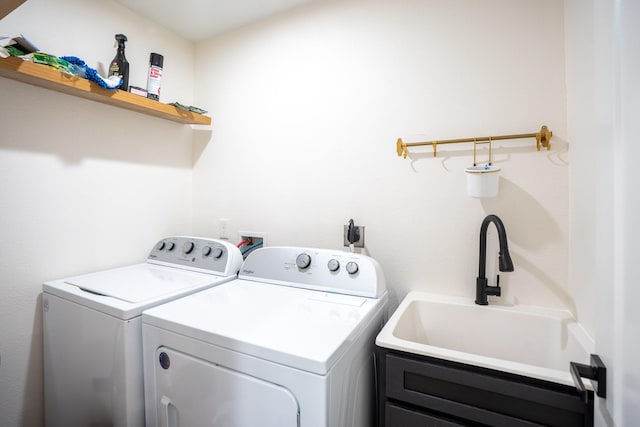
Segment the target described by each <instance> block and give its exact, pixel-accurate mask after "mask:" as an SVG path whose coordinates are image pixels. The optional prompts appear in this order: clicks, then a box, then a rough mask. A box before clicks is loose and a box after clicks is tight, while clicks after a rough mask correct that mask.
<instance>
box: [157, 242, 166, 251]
mask: <svg viewBox="0 0 640 427" xmlns="http://www.w3.org/2000/svg"><path fill="white" fill-rule="evenodd" d="M165 246H167V244H166V243H165V242H164V240H163V241H161V242H158V244H157V245H156V249H157V250H159V251H161V250H163V249H164V247H165Z"/></svg>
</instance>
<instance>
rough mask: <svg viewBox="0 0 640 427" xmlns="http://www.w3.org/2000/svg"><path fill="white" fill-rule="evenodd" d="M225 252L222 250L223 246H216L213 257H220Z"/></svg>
mask: <svg viewBox="0 0 640 427" xmlns="http://www.w3.org/2000/svg"><path fill="white" fill-rule="evenodd" d="M223 253H224V251H223V250H222V248H215V249H214V250H213V257H214V258H216V259H218V258H220V257H221V256H222V254H223Z"/></svg>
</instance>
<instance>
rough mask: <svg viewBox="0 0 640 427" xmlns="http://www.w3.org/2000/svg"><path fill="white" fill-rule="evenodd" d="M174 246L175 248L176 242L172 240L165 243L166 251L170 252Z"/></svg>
mask: <svg viewBox="0 0 640 427" xmlns="http://www.w3.org/2000/svg"><path fill="white" fill-rule="evenodd" d="M175 248H176V244H175V243H173V242H169V243H167V251H169V252H171V251H172V250H174V249H175Z"/></svg>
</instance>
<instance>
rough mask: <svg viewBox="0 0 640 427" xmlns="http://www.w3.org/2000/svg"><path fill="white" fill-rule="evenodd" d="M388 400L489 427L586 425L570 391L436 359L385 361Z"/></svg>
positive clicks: (392, 357)
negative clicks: (491, 426)
mask: <svg viewBox="0 0 640 427" xmlns="http://www.w3.org/2000/svg"><path fill="white" fill-rule="evenodd" d="M385 379H386V394H387V397H388V398H390V399H396V400H400V401H404V402H407V403H410V404H413V405H418V406H421V407H424V408H428V409H430V410H432V411H436V412H439V413H443V414H450V415H453V416H455V417H460V418H463V419H468V420H472V421H476V422H480V423H484V424H488V425H494V426H499V425H504V426H523V427H525V426H528V427H530V426H534V425H541V424H542V425H549V426H562V427H565V426H566V427H569V426H576V427H582V426H584V425H585V414H584V412H585V410H586V407H585V406H584V405H583V404H582V403H581V401H580V399H579V397H578V396H577V394H575V393H572V392H573V390H572V389H570V388H568V387H567V388H566V389H567V391H566V392H563V391H562V387H563V386H556V385H553V384H550V385H549V387H548V388H545V387H544V385H543V384H542V383H540V384H528V383H525V382H524V379H522V381H518V379H516V378H514V379H510V378H502V377H498V376H497V375H496V376H492V375H491V374H490V373H488V372H486V370H481V369H478V368H474V367H469V366H466V365H462V364H454V363H451V362H446V363H445V362H443V363H442V364H440V363H438V361H437V359H431V358H428V359H427V358H425V360H414V359H413V358H405V357H402V356H399V355H395V354H387V356H386V378H385Z"/></svg>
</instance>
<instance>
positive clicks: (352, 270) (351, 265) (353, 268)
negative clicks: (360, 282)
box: [347, 261, 358, 274]
mask: <svg viewBox="0 0 640 427" xmlns="http://www.w3.org/2000/svg"><path fill="white" fill-rule="evenodd" d="M357 272H358V264H356V263H355V262H353V261H349V262H348V263H347V273H349V274H356V273H357Z"/></svg>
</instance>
